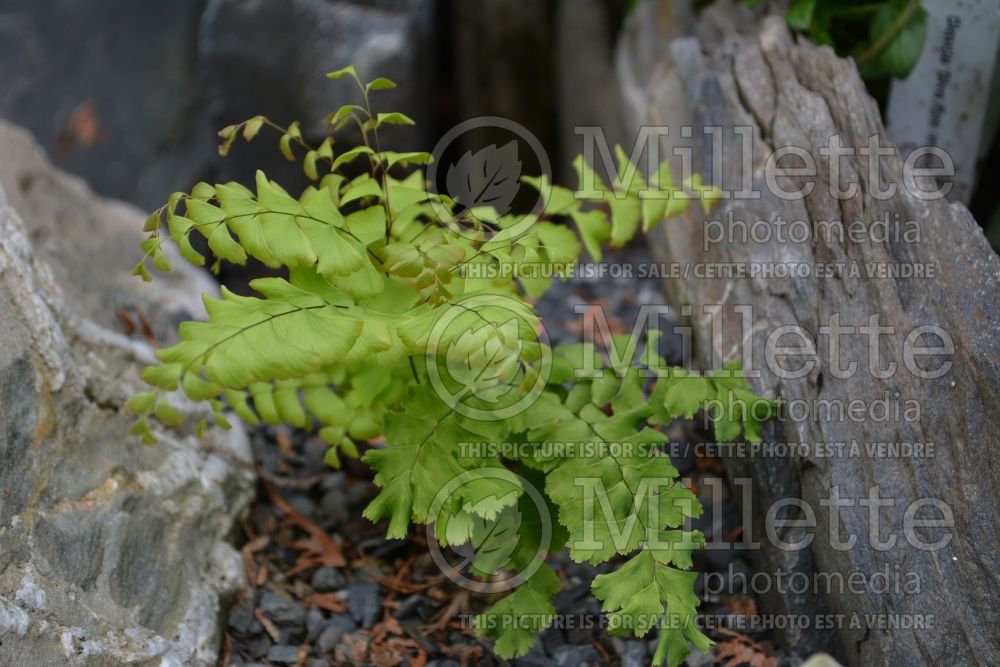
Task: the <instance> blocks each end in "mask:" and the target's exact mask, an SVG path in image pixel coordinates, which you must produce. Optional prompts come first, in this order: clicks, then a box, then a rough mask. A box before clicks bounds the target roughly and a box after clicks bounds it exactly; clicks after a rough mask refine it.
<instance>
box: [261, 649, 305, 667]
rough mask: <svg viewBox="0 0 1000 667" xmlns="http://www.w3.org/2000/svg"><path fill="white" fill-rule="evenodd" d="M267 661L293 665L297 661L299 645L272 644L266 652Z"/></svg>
mask: <svg viewBox="0 0 1000 667" xmlns="http://www.w3.org/2000/svg"><path fill="white" fill-rule="evenodd" d="M267 659H268V662H277V663H279V664H282V665H295V664H298V662H299V647H298V646H288V645H286V644H278V645H277V646H272V647H271V650H270V651H268V652H267Z"/></svg>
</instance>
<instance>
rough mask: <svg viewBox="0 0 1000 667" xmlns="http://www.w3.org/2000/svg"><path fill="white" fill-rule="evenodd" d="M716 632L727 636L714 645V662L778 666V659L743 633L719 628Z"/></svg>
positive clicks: (728, 665)
mask: <svg viewBox="0 0 1000 667" xmlns="http://www.w3.org/2000/svg"><path fill="white" fill-rule="evenodd" d="M718 632H719V633H720V634H722V635H724V636H727V637H729V639H726V640H725V641H722V642H719V643H718V644H716V645H715V657H716V662H722V661H724V660H726V661H727V662H725V664H724V665H723V667H736V666H737V665H743V664H747V665H750V667H778V661H777V660H776V659H774V658H773V657H772V656H770V655H768V653H767V649H765V648H764V647H763V646H761V645H760V644H758V643H757V642H755V641H754V640H752V639H750V638H749V637H747V636H746V635H744V634H740V633H738V632H733V631H732V630H726V629H724V628H719V629H718Z"/></svg>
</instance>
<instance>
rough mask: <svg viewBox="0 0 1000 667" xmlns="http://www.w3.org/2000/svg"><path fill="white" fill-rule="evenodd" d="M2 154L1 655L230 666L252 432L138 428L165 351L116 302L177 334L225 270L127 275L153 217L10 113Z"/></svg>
mask: <svg viewBox="0 0 1000 667" xmlns="http://www.w3.org/2000/svg"><path fill="white" fill-rule="evenodd" d="M0 155H2V156H3V161H2V162H0V186H2V187H0V192H2V193H3V194H0V664H4V665H19V666H20V665H25V666H28V667H34V666H37V667H43V666H44V667H50V666H52V665H63V664H66V665H121V664H158V665H177V666H180V665H210V664H214V661H215V658H216V654H217V651H218V639H219V633H218V618H219V613H220V595H225V594H226V593H227V592H229V591H232V590H234V589H235V587H237V586H238V585H239V584H240V581H241V579H242V577H243V570H242V564H241V561H240V558H239V555H238V553H237V552H236V551H235V550H234V549H233V548H232V547H231V546H230V545H229V544H227V542H226V539H227V537H228V535H229V533H230V531H231V529H232V527H233V520H234V518H235V517H236V516H237V515H238V514H239V513H240V512H241V511H242V510H243V509H244V508H245V507H246V505H247V503H248V502H249V499H250V497H251V493H252V480H253V473H252V464H251V462H250V453H249V446H248V442H247V439H246V437H245V435H244V433H243V431H242V430H241V429H240V428H239V427H236V428H234V429H233V430H232V431H230V432H221V431H218V430H215V429H213V430H211V431H210V432H209V433H208V435H207V437H206V439H205V440H204V441H199V440H198V439H197V438H196V437H195V436H194V435H193V434H192V433H190V432H189V431H186V430H185V431H180V430H163V431H161V432H160V433H159V436H160V438H161V442H160V444H158V445H156V446H153V447H145V446H142V445H140V444H139V443H138V442H137V441H136V440H135V438H134V437H132V436H128V435H127V434H126V431H127V429H128V427H129V424H130V422H131V418H130V416H129V415H128V414H127V413H126V411H125V410H124V407H123V406H124V404H125V402H126V401H127V400H128V398H129V397H130V396H131V395H133V394H134V393H135V392H137V391H138V390H139V387H140V382H139V380H138V373H139V371H140V370H141V368H142V366H143V365H144V364H145V363H148V362H149V361H150V360H151V359H152V352H153V351H152V348H151V347H150V346H149V345H148V344H146V343H145V342H141V341H138V340H135V339H132V338H129V337H128V336H126V335H125V334H124V333H123V332H122V329H121V327H120V325H117V324H116V317H115V314H114V311H115V308H117V307H131V308H141V309H142V310H143V311H144V313H145V314H146V315H147V317H148V318H149V319H150V321H151V323H152V325H153V327H154V329H155V330H157V331H167V330H168V327H169V325H170V324H171V323H172V322H173V321H174V320H176V319H178V318H181V317H189V316H190V315H191V314H196V313H198V311H199V309H200V307H201V306H200V304H199V301H198V295H199V294H200V293H201V292H202V291H203V290H206V289H211V283H210V281H209V280H208V279H207V278H206V277H205V276H203V275H202V274H201V273H199V272H198V271H195V270H192V269H190V268H186V267H185V266H183V265H181V264H180V263H178V264H177V267H178V268H177V270H176V272H175V274H174V275H173V276H172V277H171V279H169V280H166V281H163V282H161V283H160V284H159V285H157V284H155V283H154V285H149V286H144V285H141V284H140V283H139V282H138V280H137V279H135V278H131V279H129V278H128V272H129V266H130V264H132V263H134V261H135V259H136V257H137V247H136V245H135V244H136V243H137V242H138V240H139V239H140V238H141V233H140V230H141V226H142V222H143V220H144V216H143V214H142V213H141V212H139V211H138V210H136V209H133V208H131V207H129V206H125V205H122V204H117V203H114V202H108V201H103V200H100V199H97V198H95V197H94V196H93V195H92V194H91V193H90V192H89V191H88V190H87V188H86V187H85V186H84V185H83V184H82V183H81V182H80V181H78V180H77V179H75V178H73V177H69V176H66V175H64V174H62V173H60V172H59V171H57V170H55V169H54V168H52V167H51V166H50V165H49V164H48V163H47V162H46V161H45V158H44V157H43V155H42V153H41V150H40V148H39V147H38V146H36V145H35V144H34V143H33V142H32V141H31V140H30V139H29V137H28V135H27V133H26V132H24V131H22V130H19V129H17V128H14V127H12V126H9V125H6V124H2V123H0ZM189 410H191V411H193V410H195V408H193V407H192V408H189Z"/></svg>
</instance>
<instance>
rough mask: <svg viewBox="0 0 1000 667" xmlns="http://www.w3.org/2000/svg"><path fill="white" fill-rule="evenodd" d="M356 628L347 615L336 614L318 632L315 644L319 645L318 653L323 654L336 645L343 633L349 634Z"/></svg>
mask: <svg viewBox="0 0 1000 667" xmlns="http://www.w3.org/2000/svg"><path fill="white" fill-rule="evenodd" d="M357 629H358V626H357V625H355V623H354V621H353V620H351V618H350V617H349V616H347V615H345V614H336V615H334V617H333V618H332V619H330V622H329V623H327V624H326V627H324V628H323V631H322V632H320V634H319V638H318V639H317V640H316V646H317V647H319V650H320V653H322V654H324V655H325V654H327V653H329V652H330V651H332V650H333V649H334V648H336V647H337V644H339V643H340V640H341V639H343V638H344V635H349V634H351V633H352V632H354V631H355V630H357Z"/></svg>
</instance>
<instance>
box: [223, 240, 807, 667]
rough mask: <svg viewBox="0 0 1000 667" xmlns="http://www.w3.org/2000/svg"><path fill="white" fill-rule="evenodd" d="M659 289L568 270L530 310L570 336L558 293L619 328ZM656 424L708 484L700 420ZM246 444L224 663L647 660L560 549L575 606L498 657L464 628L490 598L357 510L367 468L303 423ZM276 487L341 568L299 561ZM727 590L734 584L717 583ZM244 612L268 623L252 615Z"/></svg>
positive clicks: (724, 512) (737, 565) (368, 490)
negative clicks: (245, 492)
mask: <svg viewBox="0 0 1000 667" xmlns="http://www.w3.org/2000/svg"><path fill="white" fill-rule="evenodd" d="M624 252H626V253H634V252H636V251H635V250H633V249H626V251H624ZM609 261H615V260H614V258H609ZM636 261H639V260H636ZM659 294H660V293H659V286H658V285H655V281H654V284H652V285H649V284H637V283H636V281H628V280H626V281H617V280H610V279H609V280H603V281H583V280H573V281H569V282H567V283H559V282H557V283H556V284H555V286H554V287H553V289H552V291H551V292H550V294H549V296H547V297H545V298H544V299H543V300H542V302H541V303H540V304H539V308H540V310H542V312H543V313H544V314H545V318H546V319H545V322H546V328H547V331H548V334H549V336H550V339H551V340H552V341H553V342H554V343H555V342H571V341H573V340H576V339H577V337H578V336H579V331H578V329H577V330H574V320H576V319H578V315H575V314H573V313H572V308H568V307H567V304H570V303H577V302H597V301H599V302H601V303H603V304H604V305H605V310H606V314H607V315H608V316H609V317H611V318H617V319H618V320H619V321H621V322H623V323H625V324H626V328H630V327H631V322H632V319H633V318H634V316H635V313H636V312H637V309H638V306H639V305H641V304H642V303H656V302H662V297H660V295H659ZM565 311H569V314H568V315H567V314H565ZM560 313H562V314H560ZM668 325H669V321H668V322H666V323H664V322H661V327H665V326H668ZM665 340H666V338H665ZM669 345H670V344H669V343H668V349H661V350H660V352H661V354H664V355H665V356H667V358H668V359H671V360H673V361H677V360H678V359H677V351H676V350H674V349H672V348H670V347H669ZM666 433H667V435H668V437H669V439H670V441H671V443H673V446H672V449H671V452H670V453H671V456H672V458H673V460H674V464H675V466H676V467H677V468H678V470H679V471H681V472H682V474H684V475H687V476H690V477H691V478H692V479H693V484H694V485H695V486H696V487H697V488H699V489H701V490H702V491H703V492H704V490H705V489H706V488H707V487H709V486H710V484H706V483H705V482H706V480H707V479H709V478H713V479H717V480H720V481H719V482H718V483H721V484H723V485H725V484H726V482H725V481H724V477H723V475H722V472H721V466H719V465H718V462H717V461H714V462H713V461H709V463H710V464H711V465H706V461H705V459H703V458H702V457H700V456H699V455H698V453H697V452H696V451H695V449H696V448H695V447H694V445H695V444H697V443H700V442H708V441H710V440H711V438H710V436H709V434H708V433H705V432H704V431H703V430H701V428H700V426H699V425H698V424H695V423H691V422H677V423H675V424H672V425H670V426H669V427H668V428H667V430H666ZM252 442H253V447H254V452H255V458H256V462H257V465H258V467H259V469H260V470H261V476H262V477H263V479H264V480H265V481H264V482H262V483H261V484H260V486H259V494H258V499H257V502H256V503H255V505H254V506H253V508H252V510H251V514H250V517H249V519H248V521H247V522H246V524H245V526H246V530H247V535H246V547H245V548H244V557H245V560H246V564H247V568H248V574H249V577H248V578H249V582H250V583H249V584H248V586H247V588H246V589H245V590H244V591H243V593H242V595H241V597H240V598H239V599H237V601H236V602H235V604H234V605H233V606H232V608H231V609H230V610H229V620H228V629H227V638H226V651H225V654H226V655H228V656H229V658H228V662H227V663H226V665H227V667H228V665H239V666H241V667H245V666H247V665H253V664H264V663H266V664H271V665H287V664H296V665H297V664H299V660H300V657H299V651H300V647H303V646H304V647H306V651H307V654H306V656H305V660H304V661H303V662H302V664H303V665H304V666H305V667H324V666H325V667H333V666H339V665H375V664H392V665H397V664H398V665H412V664H415V663H418V662H419V661H422V660H425V661H426V662H425V665H426V666H427V667H460V666H464V665H476V666H479V665H483V666H486V667H490V666H493V665H496V666H499V665H514V666H515V667H549V666H551V665H557V666H559V665H566V666H572V667H585V666H586V665H605V664H611V665H622V666H623V667H633V666H638V665H645V664H648V661H649V656H650V655H651V651H652V648H651V647H652V646H655V643H656V637H655V632H654V633H650V634H649V635H648V636H647V637H646V638H644V639H643V640H637V639H630V638H624V637H622V638H618V637H615V638H612V637H610V636H609V635H608V633H607V632H606V630H604V629H603V627H602V623H601V621H603V620H604V619H603V617H602V616H601V614H600V603H599V602H598V601H597V600H596V599H595V598H594V597H593V596H592V595H591V593H590V585H591V582H592V580H593V578H594V577H595V576H596V575H597V574H599V573H601V572H603V571H607V569H608V567H609V566H602V567H598V568H595V567H592V566H590V565H588V564H586V563H574V562H573V561H572V560H571V559H570V558H569V556H568V554H567V553H566V552H565V551H562V552H558V553H553V554H551V556H550V564H551V565H552V567H553V570H554V571H555V572H556V573H557V575H558V576H559V577H560V579H561V580H562V583H563V590H562V591H561V592H560V593H559V594H558V595H557V596H556V598H555V601H554V604H555V606H556V609H557V611H558V613H560V614H564V615H566V619H568V618H569V616H572V620H573V621H574V623H566V624H565V625H564V626H562V627H561V628H559V629H557V628H552V629H549V630H547V631H546V632H545V633H543V635H542V640H541V641H539V642H536V643H535V645H534V646H533V647H532V649H531V651H530V652H529V653H528V654H527V655H525V656H523V657H521V658H518V659H516V660H513V661H511V662H503V661H500V660H499V659H498V658H496V657H495V656H494V655H493V654H492V653H491V650H490V647H491V644H492V642H491V640H486V639H481V638H478V637H475V636H474V634H473V633H472V632H471V631H470V628H469V621H470V619H471V616H472V615H473V614H475V613H478V612H479V611H482V610H483V609H484V608H485V607H486V606H487V605H488V604H489V603H490V602H491V599H490V598H488V597H487V596H482V595H478V594H466V593H465V592H463V591H461V590H460V589H458V588H457V587H456V586H454V585H453V584H451V583H450V582H448V581H446V580H444V578H443V577H441V572H440V570H439V569H438V568H437V566H436V565H434V563H433V561H432V560H431V559H430V557H429V555H428V551H427V547H426V545H425V544H424V543H423V542H422V541H421V540H418V539H408V540H393V541H389V540H386V539H385V537H384V526H374V525H372V524H371V523H370V522H368V521H367V520H366V519H364V518H362V517H361V513H362V511H363V509H364V507H365V506H367V504H368V503H369V502H370V501H371V499H372V498H373V497H374V494H375V493H376V489H375V487H374V486H373V484H372V482H371V473H370V471H369V470H368V469H367V467H366V466H364V465H362V464H359V463H357V462H348V463H347V464H346V467H345V468H344V469H343V470H339V471H333V470H331V469H329V468H328V467H327V466H326V465H325V464H324V463H323V454H324V452H325V446H324V445H323V444H322V442H321V441H319V439H318V438H316V437H315V436H314V435H310V434H306V433H302V432H290V431H285V430H283V429H280V428H275V427H271V426H262V427H259V428H258V429H256V430H255V432H254V433H253V438H252ZM724 490H725V493H722V494H715V495H714V497H713V494H711V493H703V495H702V499H703V504H704V506H705V512H704V514H703V515H702V516H703V517H704V518H702V519H701V520H700V521H701V522H702V523H701V524H700V525H702V526H703V527H704V528H705V530H706V534H708V535H711V530H712V529H713V526H714V523H713V521H714V519H713V517H719V516H721V526H722V531H720V532H721V533H722V535H721V536H724V535H725V534H726V533H727V532H728V531H731V530H734V529H738V528H739V526H740V522H741V520H742V516H741V514H740V510H739V506H738V504H737V503H736V502H735V501H734V500H729V501H728V502H722V501H721V500H720V498H729V499H733V498H736V499H738V494H733V493H732V492H731V491H730V490H729V489H728V488H726V489H724ZM275 496H280V497H281V498H282V499H283V500H284V502H286V503H287V504H288V506H290V507H291V508H292V510H293V511H294V512H296V513H298V514H299V515H300V516H301V517H304V518H305V519H307V520H308V521H312V522H314V524H315V525H316V526H317V527H318V528H319V529H320V530H322V531H323V532H325V533H326V534H327V535H329V536H330V539H332V540H333V542H334V543H335V544H336V545H337V547H338V548H339V549H340V551H341V552H342V554H343V556H344V561H345V563H344V565H342V566H333V565H331V564H329V563H325V562H320V561H318V560H316V559H315V558H314V557H313V559H312V560H310V556H309V553H308V550H307V547H306V546H304V544H306V543H308V542H309V541H310V536H309V534H308V533H307V532H306V531H304V530H302V529H301V527H300V526H299V525H298V524H296V522H292V521H289V520H288V517H287V516H286V513H285V511H284V510H282V509H281V508H280V507H279V505H278V504H277V503H276V502H275V500H274V497H275ZM418 534H419V535H421V536H422V534H423V531H422V530H421V531H414V533H413V535H418ZM695 569H696V570H698V571H699V572H700V573H701V575H700V576H699V578H698V581H697V589H698V590H699V591H703V590H704V584H705V577H704V573H705V572H707V571H711V572H717V573H721V574H719V575H715V576H714V579H713V580H712V583H713V584H714V585H715V586H716V587H718V582H719V581H725V582H729V583H733V580H734V579H735V580H736V582H738V581H739V580H740V577H744V575H745V577H744V578H743V579H742V581H747V582H748V581H749V579H750V577H751V576H752V575H753V572H754V571H753V569H752V568H751V567H750V566H749V565H748V564H747V562H746V560H745V559H744V554H741V553H740V552H738V551H733V550H725V551H717V552H713V553H711V554H709V553H708V552H706V551H703V552H700V553H698V554H696V558H695ZM732 572H735V573H737V574H736V575H735V576H734V575H733V574H731V573H732ZM397 581H398V583H396V582H397ZM732 592H737V593H743V592H744V591H742V590H740V591H731V590H728V589H727V590H726V591H724V593H732ZM459 596H461V599H459V600H458V602H459V603H460V604H459V606H458V608H457V609H454V610H452V611H453V612H454V614H453V615H451V616H450V617H449V618H445V620H444V623H443V624H441V623H440V621H441V618H442V614H444V613H445V611H446V610H447V609H448V607H449V605H451V603H452V602H455V601H456V597H459ZM743 598H745V599H744V602H746V601H749V602H748V604H750V605H751V606H752V605H753V604H755V601H754V596H753V594H752V592H750V594H749V595H745V596H743ZM726 601H727V600H726V595H725V594H723V595H711V596H707V599H705V600H704V602H703V604H702V607H701V611H702V612H703V613H706V614H713V615H717V617H718V618H726V615H727V614H734V616H733V617H734V618H735V617H736V616H735V614H736V612H734V611H733V610H731V609H729V608H727V607H726V606H725V604H724V603H725V602H726ZM255 613H256V614H258V615H260V616H262V617H263V619H264V620H265V621H266V622H264V623H262V622H261V621H260V620H258V618H257V617H256V616H255ZM564 620H565V619H564ZM713 637H714V638H715V639H717V640H721V639H724V637H722V636H719V635H713ZM752 638H753V639H754V640H755V641H758V642H761V641H765V642H766V641H767V639H768V635H767V634H766V633H756V634H752ZM373 651H382V653H379V654H377V655H376V654H375V653H373ZM774 655H776V657H777V658H778V664H779V666H780V667H787V666H788V665H791V664H797V663H796V662H795V658H794V656H785V655H782V654H780V653H775V654H774ZM606 656H608V657H606ZM712 660H713V658H712V656H706V657H705V658H704V660H703V659H702V657H701V656H700V654H697V653H693V654H692V655H691V657H689V659H688V664H689V665H710V664H712Z"/></svg>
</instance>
